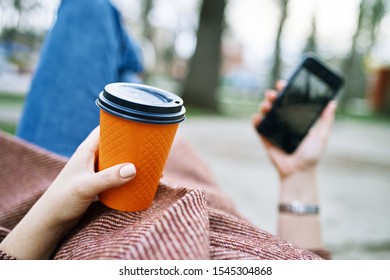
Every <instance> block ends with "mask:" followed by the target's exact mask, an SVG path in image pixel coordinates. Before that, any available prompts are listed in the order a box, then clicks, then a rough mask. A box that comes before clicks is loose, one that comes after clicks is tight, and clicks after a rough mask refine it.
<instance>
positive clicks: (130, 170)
mask: <svg viewBox="0 0 390 280" xmlns="http://www.w3.org/2000/svg"><path fill="white" fill-rule="evenodd" d="M135 172H136V171H135V166H134V164H126V165H124V166H122V167H121V169H119V176H121V178H122V179H129V178H131V177H133V176H134V175H135Z"/></svg>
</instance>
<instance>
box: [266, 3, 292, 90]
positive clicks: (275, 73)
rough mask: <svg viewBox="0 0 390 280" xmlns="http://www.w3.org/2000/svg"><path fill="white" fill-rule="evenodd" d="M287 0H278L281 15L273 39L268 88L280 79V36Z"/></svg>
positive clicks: (285, 17) (285, 15)
mask: <svg viewBox="0 0 390 280" xmlns="http://www.w3.org/2000/svg"><path fill="white" fill-rule="evenodd" d="M288 1H289V0H279V5H280V9H281V15H280V20H279V27H278V32H277V35H276V40H275V52H274V63H273V66H272V69H271V81H270V85H269V87H270V88H274V87H275V83H276V82H277V81H278V79H280V69H281V59H280V41H281V38H282V33H283V27H284V23H285V21H286V19H287V5H288Z"/></svg>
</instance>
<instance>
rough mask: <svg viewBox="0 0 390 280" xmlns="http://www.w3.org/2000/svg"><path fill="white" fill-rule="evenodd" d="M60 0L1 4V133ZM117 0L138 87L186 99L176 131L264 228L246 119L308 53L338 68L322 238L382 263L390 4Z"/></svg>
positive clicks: (271, 212) (388, 229) (263, 179)
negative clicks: (139, 60)
mask: <svg viewBox="0 0 390 280" xmlns="http://www.w3.org/2000/svg"><path fill="white" fill-rule="evenodd" d="M59 2H60V1H59V0H23V1H22V0H0V129H1V130H4V131H7V132H9V133H15V129H16V126H17V123H18V121H19V118H20V112H21V110H22V108H23V101H24V97H25V95H26V93H27V91H28V88H29V85H30V82H31V79H32V77H33V75H34V69H35V67H36V65H37V63H38V61H39V52H40V48H41V46H42V43H43V40H44V38H45V35H46V34H47V32H48V31H49V30H50V27H51V26H52V24H53V23H54V21H55V15H56V10H57V8H58V5H59ZM113 2H114V3H115V5H116V6H117V7H118V9H119V10H120V12H121V13H122V16H123V20H124V22H125V24H126V27H127V28H128V31H129V32H130V34H131V35H132V36H133V37H134V38H135V40H136V41H138V42H139V43H140V45H141V47H142V50H143V54H144V62H145V73H144V74H143V79H144V82H145V83H147V84H150V85H155V86H159V87H161V88H164V89H167V90H171V91H172V92H174V93H176V94H178V95H180V96H182V98H183V99H184V102H185V105H186V107H187V109H188V118H187V121H186V122H185V123H183V124H182V125H181V129H180V132H179V134H180V135H181V136H183V137H187V138H188V139H189V140H190V141H191V142H192V144H193V145H194V147H195V148H196V149H197V150H198V151H199V152H200V153H201V154H202V156H203V157H204V158H205V161H206V162H207V163H208V164H209V166H210V168H211V169H212V171H214V173H215V175H216V179H217V181H218V182H219V183H220V185H221V186H222V187H223V188H224V189H225V190H226V191H227V192H228V193H229V194H231V196H232V198H233V200H235V202H236V204H237V207H238V208H239V209H240V210H241V212H242V213H243V214H244V216H246V217H248V219H250V220H251V221H252V222H254V223H255V224H256V225H258V226H259V227H261V228H263V229H265V230H267V231H270V232H272V233H276V204H277V185H278V181H277V177H276V173H275V171H274V170H273V168H272V166H271V165H270V163H269V161H268V159H267V158H266V155H265V152H264V149H263V147H262V146H261V144H260V143H259V141H258V139H257V136H256V133H255V132H254V131H253V129H252V127H251V116H252V115H253V114H254V113H255V112H256V110H257V106H258V104H259V102H260V101H261V99H262V97H263V96H262V94H263V91H264V89H266V88H270V87H273V85H274V83H275V81H276V80H277V79H279V78H284V79H286V78H288V76H289V74H290V73H291V71H292V70H293V68H294V67H295V66H296V64H297V63H298V62H299V60H300V58H301V56H302V54H303V53H305V52H308V51H312V52H315V53H317V54H318V55H319V56H320V57H321V58H322V60H324V61H325V62H327V63H328V64H329V65H331V66H332V67H333V68H334V69H335V70H337V71H339V72H341V73H343V75H344V76H345V79H346V86H345V87H344V88H343V90H342V92H341V93H340V95H339V97H338V103H339V107H338V114H337V121H336V125H335V128H334V134H333V135H332V139H331V141H330V145H329V148H328V150H327V153H326V155H325V159H324V161H323V162H322V163H321V166H320V178H319V179H320V187H321V200H322V204H323V209H322V218H323V221H324V241H325V244H326V245H327V246H328V247H329V248H330V249H331V250H332V251H333V252H334V258H336V259H390V219H389V213H390V203H389V202H390V122H389V121H390V28H389V27H390V1H388V0H344V1H339V0H240V1H239V0H169V1H168V0H116V1H113ZM0 153H1V151H0Z"/></svg>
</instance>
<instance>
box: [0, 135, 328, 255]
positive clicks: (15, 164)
mask: <svg viewBox="0 0 390 280" xmlns="http://www.w3.org/2000/svg"><path fill="white" fill-rule="evenodd" d="M0 155H1V161H0V241H1V240H2V239H4V237H5V236H6V235H7V234H8V232H9V231H10V230H11V229H12V228H13V227H14V226H15V225H16V223H17V222H18V221H19V220H20V219H21V218H22V217H23V216H24V215H25V213H26V212H27V211H28V210H29V209H30V207H31V206H32V205H33V204H34V202H35V201H36V200H37V199H38V198H39V197H40V195H41V194H42V193H43V192H44V191H45V189H46V188H47V187H48V186H49V185H50V183H51V182H52V180H53V179H54V178H55V177H56V175H57V174H58V173H59V171H60V170H61V168H62V167H63V166H64V164H65V163H66V159H65V158H62V157H59V156H57V155H54V154H52V153H49V152H47V151H44V150H42V149H40V148H37V147H35V146H33V145H31V144H29V143H26V142H24V141H21V140H19V139H16V138H13V137H10V136H7V135H4V134H0ZM323 252H325V254H324V255H323V256H326V252H327V251H326V250H325V251H323ZM52 258H53V259H142V260H145V259H185V260H189V259H320V257H319V256H318V255H316V254H314V253H313V252H311V251H307V250H303V249H300V248H297V247H295V246H294V245H292V244H290V243H289V242H286V241H283V240H281V239H280V238H278V237H277V236H274V235H272V234H270V233H267V232H265V231H262V230H260V229H258V228H256V227H255V226H253V225H252V224H251V223H250V222H248V221H247V220H246V219H245V218H244V217H242V216H240V214H239V213H238V212H237V210H236V209H235V207H234V205H233V203H232V202H231V200H230V199H229V198H228V197H227V196H226V195H225V194H223V192H222V191H221V190H219V188H218V187H217V185H216V184H215V181H214V180H213V179H212V176H211V174H210V172H209V170H208V169H207V167H206V166H205V165H204V163H203V162H202V161H201V160H200V159H199V158H198V157H197V155H196V153H195V152H194V149H193V148H192V147H190V145H189V144H188V143H187V142H185V141H184V140H181V139H177V140H175V143H174V145H173V148H172V150H171V153H170V156H169V158H168V161H167V164H166V167H165V170H164V175H163V177H162V178H161V181H160V186H159V189H158V191H157V194H156V197H155V199H154V202H153V204H152V206H151V207H150V208H149V209H147V210H145V211H141V212H119V211H115V210H112V209H109V208H107V207H106V206H104V205H103V204H101V203H100V202H99V201H95V202H94V203H92V205H91V206H90V208H89V209H88V210H87V212H86V214H85V216H84V217H83V218H82V220H81V221H80V222H79V224H78V225H77V226H76V227H75V228H74V229H73V230H72V231H71V232H70V233H69V234H68V235H67V236H65V237H64V238H63V239H62V240H61V242H60V243H59V244H58V246H57V248H56V250H55V252H54V254H53V256H52ZM0 259H13V257H12V256H9V255H7V254H5V253H4V252H1V251H0Z"/></svg>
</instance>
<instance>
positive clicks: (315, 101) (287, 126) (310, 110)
mask: <svg viewBox="0 0 390 280" xmlns="http://www.w3.org/2000/svg"><path fill="white" fill-rule="evenodd" d="M313 65H317V62H316V61H313V60H311V61H310V63H303V64H302V65H301V67H300V68H299V69H298V70H297V71H296V72H295V73H294V75H293V76H292V78H291V79H290V81H289V83H288V84H287V86H286V88H285V89H284V90H283V92H282V93H281V95H280V97H279V98H278V99H277V101H275V104H274V105H273V108H272V110H271V111H270V112H269V113H268V114H267V115H266V117H265V119H264V120H263V121H262V123H261V124H260V126H259V127H258V131H259V132H260V133H261V134H263V135H264V136H266V137H267V138H268V139H269V140H270V141H271V142H273V143H274V144H276V145H278V146H279V147H281V148H283V149H284V150H285V151H286V152H288V153H292V152H293V151H294V150H295V149H296V148H297V146H298V145H299V143H300V142H301V141H302V139H303V138H304V137H305V136H306V134H307V132H308V131H309V129H310V127H311V126H312V125H313V123H314V122H315V121H316V119H317V118H318V116H319V115H320V114H321V112H322V111H323V109H324V108H325V106H326V105H327V104H328V102H329V101H330V100H332V99H333V98H334V97H335V95H336V93H337V90H338V88H339V87H340V86H341V79H337V81H336V80H335V77H336V76H333V75H331V74H333V73H331V72H329V70H328V69H326V68H324V67H323V66H322V65H320V66H318V67H314V68H313ZM324 69H325V70H324ZM336 78H338V77H336ZM335 82H336V83H335Z"/></svg>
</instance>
